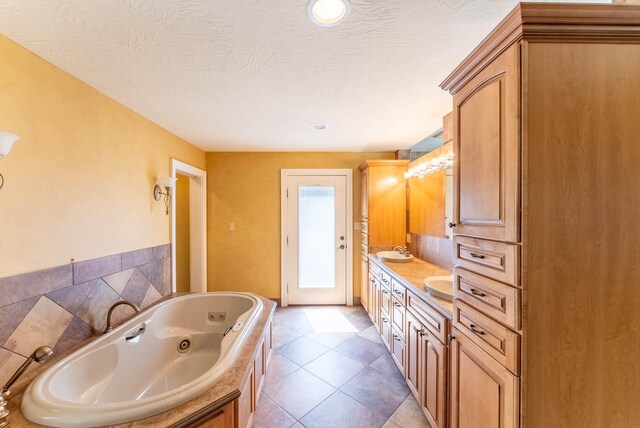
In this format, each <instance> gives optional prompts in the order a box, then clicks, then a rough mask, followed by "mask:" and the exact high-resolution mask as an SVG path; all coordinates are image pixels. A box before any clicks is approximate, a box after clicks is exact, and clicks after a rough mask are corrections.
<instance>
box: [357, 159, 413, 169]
mask: <svg viewBox="0 0 640 428" xmlns="http://www.w3.org/2000/svg"><path fill="white" fill-rule="evenodd" d="M406 165H409V160H408V159H395V160H394V159H380V160H366V161H364V162H362V163H361V164H360V166H358V169H359V170H360V171H364V170H365V169H367V168H369V167H370V166H406Z"/></svg>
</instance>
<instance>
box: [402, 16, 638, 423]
mask: <svg viewBox="0 0 640 428" xmlns="http://www.w3.org/2000/svg"><path fill="white" fill-rule="evenodd" d="M442 87H443V88H444V89H446V90H448V91H450V92H451V93H452V94H453V107H454V147H455V154H456V162H455V170H454V188H455V193H454V223H455V227H454V234H455V236H454V265H455V268H454V293H455V297H456V299H455V300H454V314H453V329H452V335H451V342H450V347H449V348H450V353H451V359H450V363H451V368H450V385H451V395H450V400H451V408H450V411H451V417H450V423H451V427H453V428H471V427H473V428H477V427H486V428H498V427H500V428H511V427H526V428H529V427H531V428H538V427H584V426H598V427H630V426H638V424H639V423H640V422H639V421H640V406H638V405H637V402H636V400H637V397H638V396H639V395H640V366H638V364H637V358H638V356H640V327H638V323H637V322H636V321H637V319H638V317H639V316H640V287H638V286H637V284H638V281H639V280H640V268H639V266H640V262H638V258H637V250H638V242H640V220H639V219H640V197H639V196H638V189H640V174H639V173H638V170H637V165H640V144H639V142H640V120H639V117H640V116H639V114H640V113H639V112H640V7H636V6H616V5H595V4H591V5H577V4H573V5H570V4H544V3H530V4H527V3H524V4H520V5H519V6H518V7H517V8H516V9H514V11H513V12H512V13H510V14H509V15H508V16H507V17H506V18H505V19H504V20H503V21H502V23H500V24H499V25H498V27H497V28H496V29H495V30H494V31H493V32H492V33H491V34H490V35H489V36H488V37H487V38H486V39H485V40H484V41H483V42H482V43H481V44H480V45H479V46H478V47H477V48H476V49H475V50H474V51H473V52H472V53H471V55H470V56H469V57H468V58H467V59H465V60H464V61H463V62H462V64H460V66H459V67H458V68H457V69H456V70H455V71H454V72H453V73H452V74H451V75H450V76H449V77H448V78H447V79H446V80H445V81H444V82H443V84H442ZM410 348H411V346H410Z"/></svg>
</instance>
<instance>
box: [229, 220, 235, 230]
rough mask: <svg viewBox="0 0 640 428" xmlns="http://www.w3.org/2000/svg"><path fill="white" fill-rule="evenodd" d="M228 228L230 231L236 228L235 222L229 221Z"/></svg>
mask: <svg viewBox="0 0 640 428" xmlns="http://www.w3.org/2000/svg"><path fill="white" fill-rule="evenodd" d="M229 230H230V231H231V232H233V231H235V230H236V224H235V223H233V222H231V223H229Z"/></svg>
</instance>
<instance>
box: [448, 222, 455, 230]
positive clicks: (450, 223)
mask: <svg viewBox="0 0 640 428" xmlns="http://www.w3.org/2000/svg"><path fill="white" fill-rule="evenodd" d="M449 227H450V228H452V229H453V228H454V227H456V224H455V223H453V222H451V221H450V222H449Z"/></svg>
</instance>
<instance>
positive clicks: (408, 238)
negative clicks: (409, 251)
mask: <svg viewBox="0 0 640 428" xmlns="http://www.w3.org/2000/svg"><path fill="white" fill-rule="evenodd" d="M407 244H411V234H410V233H407Z"/></svg>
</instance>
